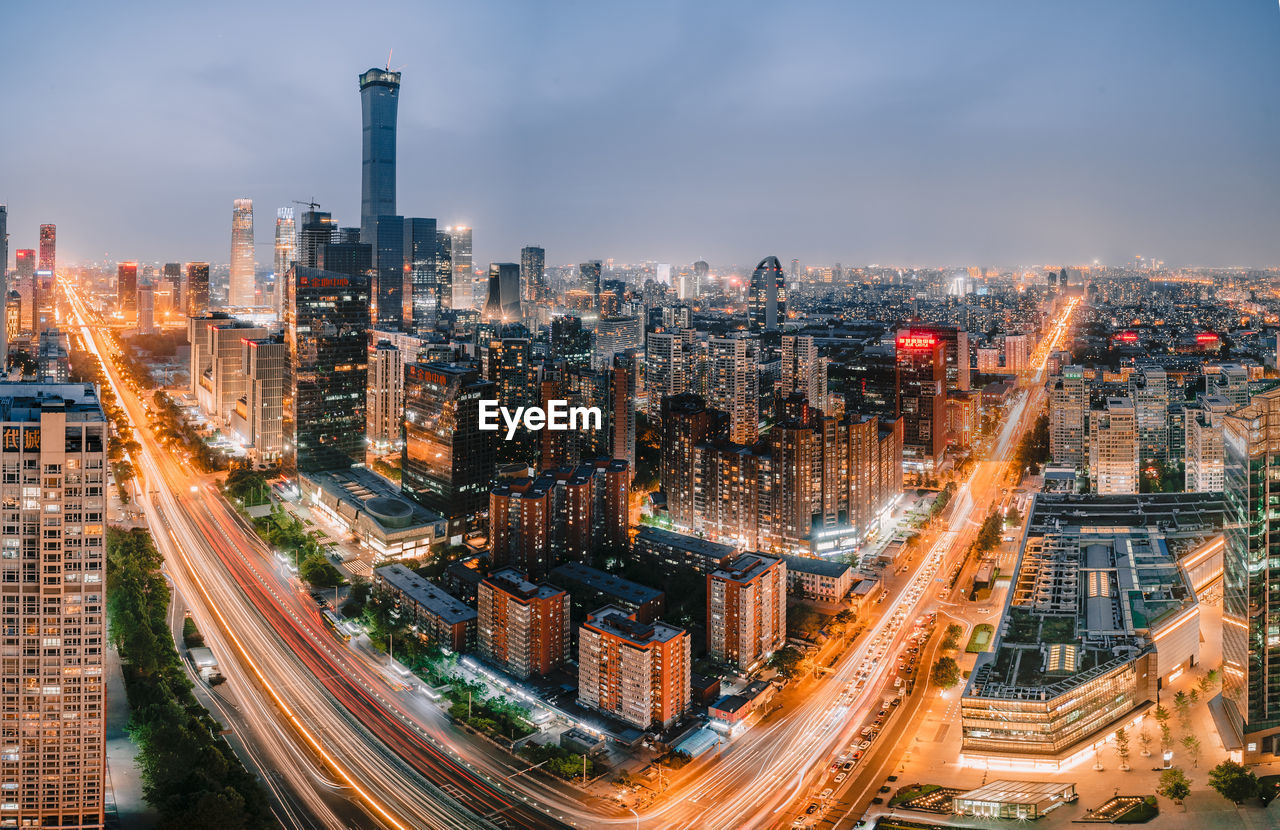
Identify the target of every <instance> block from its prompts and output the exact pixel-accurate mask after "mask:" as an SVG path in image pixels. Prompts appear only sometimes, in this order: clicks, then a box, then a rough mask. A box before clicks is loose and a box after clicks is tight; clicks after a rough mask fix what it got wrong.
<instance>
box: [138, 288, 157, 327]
mask: <svg viewBox="0 0 1280 830" xmlns="http://www.w3.org/2000/svg"><path fill="white" fill-rule="evenodd" d="M155 333H156V290H155V288H154V287H153V286H150V285H140V286H138V334H155Z"/></svg>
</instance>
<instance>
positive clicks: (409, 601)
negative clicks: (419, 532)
mask: <svg viewBox="0 0 1280 830" xmlns="http://www.w3.org/2000/svg"><path fill="white" fill-rule="evenodd" d="M373 589H374V591H380V592H384V593H386V594H388V595H390V596H391V597H392V598H393V599H394V601H395V605H396V609H397V610H398V611H399V612H400V614H401V617H400V618H401V619H402V620H405V621H406V622H407V623H408V624H409V625H410V626H411V627H413V629H414V630H415V631H416V632H417V634H418V636H419V637H421V638H422V639H423V640H425V641H426V642H429V643H434V644H436V645H439V646H443V647H445V648H448V649H452V650H453V651H455V652H459V651H470V650H471V648H472V647H473V646H474V645H475V641H476V616H477V615H476V609H474V608H472V607H471V606H469V605H466V604H465V603H463V602H462V601H461V600H459V599H458V598H457V597H454V596H452V595H450V594H448V593H446V592H445V591H444V589H443V588H440V587H438V586H436V585H434V584H433V583H431V582H429V581H428V580H427V579H426V578H425V577H421V576H419V575H418V574H416V573H414V572H413V571H411V570H409V569H408V568H406V567H405V566H404V565H386V566H384V567H381V568H377V569H375V570H374V572H373Z"/></svg>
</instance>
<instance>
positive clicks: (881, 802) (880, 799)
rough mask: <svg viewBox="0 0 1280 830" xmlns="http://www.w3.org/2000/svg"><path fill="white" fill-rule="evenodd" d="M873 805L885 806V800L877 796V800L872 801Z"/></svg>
mask: <svg viewBox="0 0 1280 830" xmlns="http://www.w3.org/2000/svg"><path fill="white" fill-rule="evenodd" d="M871 803H872V804H883V803H884V799H883V798H881V797H880V796H876V797H875V798H873V799H871Z"/></svg>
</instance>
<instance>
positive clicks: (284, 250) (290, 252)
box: [271, 207, 298, 317]
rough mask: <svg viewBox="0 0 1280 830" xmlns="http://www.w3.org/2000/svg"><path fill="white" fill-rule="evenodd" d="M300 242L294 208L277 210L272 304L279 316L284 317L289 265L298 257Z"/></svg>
mask: <svg viewBox="0 0 1280 830" xmlns="http://www.w3.org/2000/svg"><path fill="white" fill-rule="evenodd" d="M297 244H298V229H297V227H296V225H295V223H294V221H293V208H291V207H282V208H278V209H277V210H276V250H275V254H276V257H275V269H274V270H273V273H274V275H275V298H274V299H273V301H272V303H271V305H272V307H273V308H274V309H275V312H276V316H277V317H284V295H285V290H284V283H285V279H286V277H287V275H288V273H289V266H290V265H292V264H293V261H294V259H296V258H297V257H296V256H295V254H294V250H295V248H296V246H297Z"/></svg>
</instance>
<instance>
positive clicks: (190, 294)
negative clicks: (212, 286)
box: [182, 262, 209, 317]
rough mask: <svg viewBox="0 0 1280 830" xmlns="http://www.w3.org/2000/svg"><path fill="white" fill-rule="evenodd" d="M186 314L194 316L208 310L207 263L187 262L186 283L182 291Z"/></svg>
mask: <svg viewBox="0 0 1280 830" xmlns="http://www.w3.org/2000/svg"><path fill="white" fill-rule="evenodd" d="M182 297H183V299H184V300H186V309H187V315H188V316H191V317H194V316H196V315H197V314H204V313H205V312H206V311H208V310H209V263H207V262H188V263H187V285H186V288H185V289H183V291H182Z"/></svg>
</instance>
